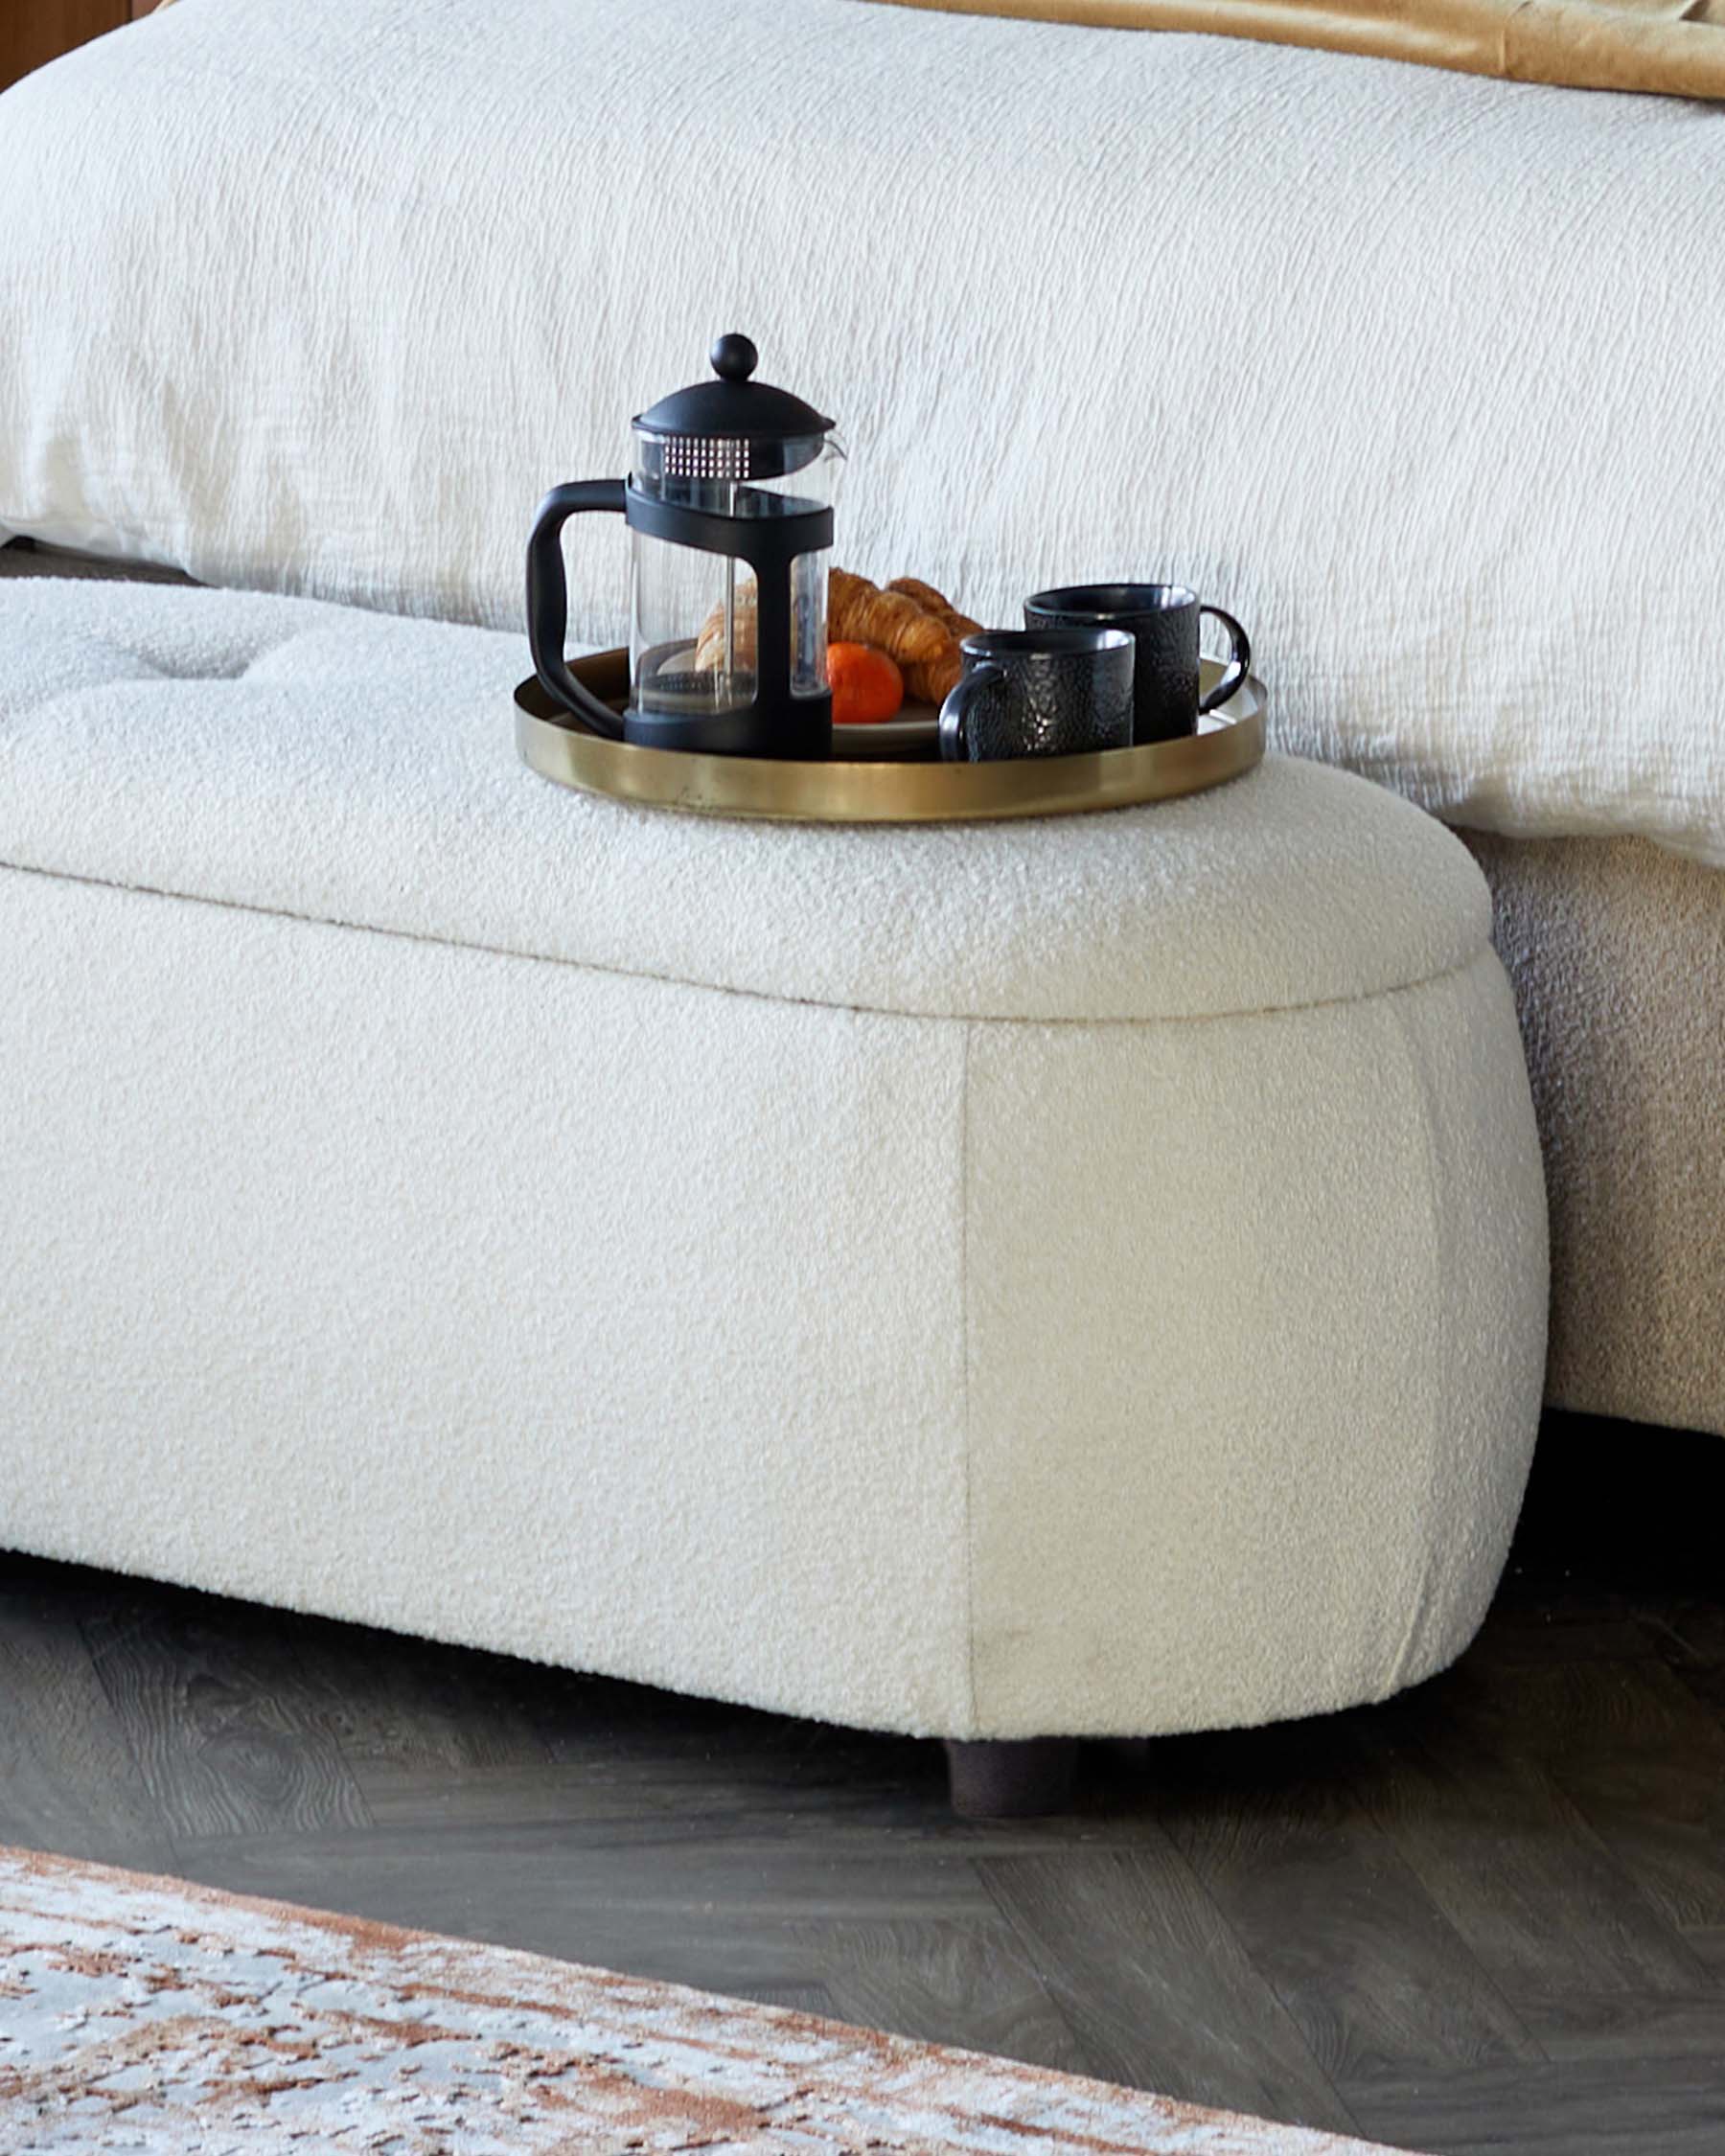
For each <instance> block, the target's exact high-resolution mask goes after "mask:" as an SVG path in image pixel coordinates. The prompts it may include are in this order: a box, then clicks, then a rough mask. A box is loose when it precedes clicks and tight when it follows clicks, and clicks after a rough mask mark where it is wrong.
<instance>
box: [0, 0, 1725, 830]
mask: <svg viewBox="0 0 1725 2156" xmlns="http://www.w3.org/2000/svg"><path fill="white" fill-rule="evenodd" d="M1721 126H1725V119H1721V117H1720V116H1719V115H1717V114H1715V113H1714V112H1712V111H1704V110H1698V109H1695V108H1692V107H1689V106H1686V105H1683V104H1680V103H1673V102H1670V101H1663V100H1652V99H1647V100H1642V99H1633V98H1620V97H1611V96H1604V95H1594V96H1585V97H1584V96H1580V95H1576V94H1575V93H1571V92H1567V91H1562V90H1546V89H1540V88H1535V87H1530V86H1527V85H1516V84H1507V83H1501V82H1496V81H1488V80H1472V79H1467V78H1461V77H1450V76H1444V75H1440V74H1438V73H1435V72H1432V71H1428V70H1423V69H1416V68H1410V67H1405V66H1398V65H1396V64H1394V63H1390V62H1373V61H1367V60H1356V59H1349V58H1344V57H1336V56H1331V55H1325V54H1314V53H1302V52H1296V51H1289V50H1284V49H1278V48H1275V47H1270V46H1259V45H1252V44H1245V43H1237V42H1231V41H1225V40H1212V39H1205V38H1192V37H1177V36H1159V35H1149V34H1114V33H1108V32H1100V31H1086V30H1075V29H1069V28H1060V27H1055V26H1049V25H1039V24H1029V23H1019V22H1005V21H999V20H988V19H978V18H972V17H960V16H950V15H942V14H928V13H922V12H911V11H902V10H897V9H891V8H876V7H867V6H860V5H857V4H856V0H797V4H796V5H795V6H794V7H793V8H789V9H788V8H787V7H786V6H785V5H784V4H783V0H631V5H629V6H627V7H625V6H621V5H617V4H615V0H495V4H491V5H488V6H487V7H485V8H484V9H474V8H473V7H472V5H471V0H411V4H410V0H183V4H182V5H181V6H179V7H176V8H174V9H172V10H170V11H168V12H167V13H166V14H164V15H162V16H160V17H157V18H154V19H151V20H149V21H146V22H144V23H142V24H139V25H136V26H134V27H133V28H132V29H130V30H128V31H126V32H123V33H120V34H118V35H116V36H114V37H112V38H107V39H103V40H101V41H99V42H98V43H97V44H96V45H94V46H90V47H87V48H85V49H84V50H83V51H81V52H79V53H77V54H74V55H72V56H71V57H68V58H67V59H65V60H63V61H61V62H58V63H57V64H56V65H55V66H54V67H52V68H50V69H47V70H45V71H44V72H43V73H42V74H40V75H39V76H37V77H34V78H33V79H31V80H27V81H25V82H24V83H22V84H20V85H19V86H17V87H16V88H15V89H13V90H12V91H11V92H9V93H8V94H7V96H6V97H5V98H4V99H0V199H3V200H4V201H5V202H6V205H7V211H6V215H5V217H4V218H0V319H3V321H4V325H5V334H6V337H7V346H8V348H7V353H6V359H7V364H6V366H5V367H4V368H3V369H0V527H5V528H8V529H11V530H12V531H17V532H26V533H31V534H34V535H37V536H40V537H43V538H47V539H55V540H58V541H61V542H63V543H66V544H70V545H75V546H82V547H88V548H93V549H97V550H100V551H107V552H112V553H117V554H121V555H127V556H131V557H133V558H139V559H149V560H154V561H159V562H173V563H175V564H177V565H179V566H181V567H184V568H185V569H187V570H189V571H190V572H192V573H193V574H195V575H196V576H198V577H200V578H202V579H204V580H206V581H211V582H225V583H237V584H252V585H266V586H270V587H274V588H280V589H285V590H293V591H305V592H311V593H315V594H320V595H323V596H328V597H335V598H341V599H348V600H355V601H358V602H359V603H361V604H365V605H369V606H375V607H381V608H394V609H401V610H406V611H416V612H426V613H438V614H447V615H453V616H456V617H461V618H469V619H476V620H483V621H487V622H491V623H512V622H514V621H515V620H516V619H517V615H518V608H519V598H518V585H519V581H520V553H521V542H522V538H523V535H524V532H525V529H526V525H527V521H528V518H529V516H530V515H531V512H532V508H533V505H534V502H535V500H536V499H537V497H538V495H539V493H540V492H541V491H542V489H543V488H544V486H545V485H546V484H548V483H549V482H551V481H552V480H555V479H559V478H565V477H571V476H578V475H584V474H606V473H610V472H614V471H616V470H620V469H621V468H622V464H623V460H624V457H625V453H626V428H625V423H626V421H627V419H628V416H629V414H630V413H631V412H632V411H635V410H638V409H640V408H641V406H642V405H643V404H644V403H645V402H647V401H650V400H651V399H652V398H653V397H655V395H657V394H658V393H659V392H661V391H663V390H665V389H668V388H671V387H674V386H676V385H678V383H680V382H681V381H684V380H686V379H689V378H692V377H693V376H694V375H695V374H696V373H697V372H698V371H699V369H700V367H701V359H702V354H703V352H704V348H705V344H706V342H707V339H708V337H709V336H710V334H711V333H713V332H714V331H715V330H718V329H721V328H728V327H740V328H744V329H747V331H748V332H749V333H751V334H753V335H754V336H755V337H756V339H757V340H758V342H759V343H760V345H761V347H762V351H763V355H764V362H763V374H764V375H765V376H767V377H769V378H776V379H781V380H785V381H787V382H788V383H790V384H791V385H792V386H794V387H796V388H797V389H799V390H801V391H803V392H805V393H806V394H808V395H809V396H810V397H811V398H813V399H814V400H815V401H816V402H818V403H820V404H822V405H823V406H824V407H825V408H827V409H829V410H832V411H835V412H837V413H838V414H839V415H840V417H841V420H842V422H843V424H844V431H845V433H846V436H847V438H848V441H849V443H850V446H851V447H852V450H853V453H854V458H855V464H854V470H853V474H852V480H851V484H850V488H849V492H848V495H847V497H846V498H845V499H844V500H843V501H842V502H841V504H840V526H839V530H840V543H839V558H840V559H841V560H844V561H846V562H850V563H852V564H854V565H855V566H858V567H860V568H864V569H868V570H871V571H874V572H877V573H885V574H892V573H898V572H901V571H906V570H910V571H915V572H918V573H921V574H925V575H928V576H931V577H933V578H934V579H935V580H936V581H939V582H941V583H943V584H945V585H948V586H950V587H951V588H953V589H954V591H955V592H956V593H957V594H958V596H959V597H960V598H961V599H962V600H963V601H964V602H965V603H966V604H967V605H968V606H969V607H970V608H972V610H974V611H976V612H978V613H980V614H982V615H984V616H986V617H990V618H994V619H1005V618H1010V617H1012V616H1013V614H1014V613H1015V610H1016V605H1017V601H1018V600H1019V598H1020V597H1021V596H1022V594H1023V592H1025V591H1027V590H1029V589H1031V588H1033V587H1034V586H1036V585H1040V584H1046V583H1048V582H1050V581H1055V580H1060V581H1065V580H1068V579H1070V578H1077V577H1081V576H1086V575H1092V574H1098V575H1100V574H1108V575H1119V574H1126V573H1138V574H1145V575H1149V574H1156V573H1163V574H1173V575H1179V576H1182V577H1184V578H1185V579H1187V580H1188V581H1190V582H1193V583H1195V584H1196V585H1199V586H1200V588H1201V589H1203V590H1204V591H1205V593H1206V594H1207V596H1210V597H1213V598H1215V599H1217V600H1220V601H1222V602H1223V603H1225V604H1227V605H1230V606H1231V607H1232V608H1235V610H1237V611H1238V612H1240V613H1241V614H1242V615H1243V616H1244V617H1245V618H1246V620H1247V621H1248V623H1249V625H1250V627H1251V628H1252V630H1253V633H1254V637H1255V639H1256V643H1257V646H1258V650H1259V653H1260V654H1261V667H1262V671H1264V672H1265V673H1266V675H1267V676H1268V677H1270V678H1271V680H1272V682H1273V685H1274V689H1275V693H1276V716H1277V725H1278V729H1279V735H1280V740H1281V743H1282V745H1285V746H1289V747H1294V748H1299V749H1301V750H1304V751H1306V752H1308V753H1315V754H1318V755H1322V756H1325V757H1329V758H1332V759H1336V760H1340V761H1343V762H1345V763H1348V764H1350V765H1352V766H1353V767H1355V768H1358V769H1361V770H1364V771H1366V772H1368V773H1369V774H1370V775H1372V776H1374V777H1377V778H1380V779H1383V780H1386V781H1387V782H1389V783H1390V784H1391V785H1393V786H1396V787H1399V788H1400V789H1402V790H1403V791H1407V792H1409V793H1411V794H1413V795H1414V796H1415V798H1416V799H1418V800H1420V801H1422V802H1423V803H1425V804H1426V805H1427V806H1429V807H1431V808H1434V809H1436V810H1438V812H1439V813H1441V814H1446V815H1450V816H1452V817H1455V818H1456V819H1458V820H1462V821H1465V822H1467V823H1470V824H1473V825H1476V826H1481V827H1484V828H1490V829H1498V830H1505V831H1512V832H1521V833H1550V832H1581V831H1599V830H1621V831H1639V832H1645V833H1646V834H1648V835H1649V836H1651V837H1656V838H1659V839H1661V840H1663V841H1664V842H1666V843H1668V844H1670V845H1673V846H1676V847H1679V848H1681V849H1683V850H1685V851H1687V852H1689V853H1691V854H1693V855H1696V856H1698V857H1699V858H1701V859H1703V860H1713V861H1715V862H1725V725H1722V724H1721V715H1720V690H1719V686H1718V683H1719V678H1720V674H1721V668H1722V662H1725V613H1722V612H1721V610H1720V608H1719V604H1718V593H1719V590H1720V585H1721V574H1720V572H1721V568H1722V566H1725V548H1722V546H1721V542H1720V539H1719V536H1718V504H1719V501H1720V499H1721V498H1722V482H1725V418H1722V416H1721V415H1722V408H1721V405H1720V403H1719V400H1718V396H1717V390H1716V382H1715V374H1716V369H1715V367H1714V355H1715V354H1716V352H1717V350H1718V344H1719V340H1718V334H1717V332H1718V324H1719V312H1720V304H1721V303H1720V299H1719V293H1720V289H1721V280H1720V274H1719V272H1720V258H1721V256H1722V255H1725V227H1722V226H1721V225H1720V222H1719V219H1718V218H1717V215H1716V209H1715V205H1716V202H1717V198H1718V187H1717V178H1718V172H1719V169H1720V164H1721V158H1722V155H1725V149H1722V146H1725V135H1722V134H1721V133H1720V131H1719V130H1720V128H1721ZM622 562H623V538H622V534H621V532H620V531H619V530H617V529H616V527H615V525H614V523H613V522H612V521H611V520H609V519H599V518H593V519H586V520H584V521H583V524H582V525H581V526H579V527H577V529H576V530H575V532H574V535H573V541H572V563H573V570H574V582H575V590H576V598H575V604H574V608H573V613H572V627H573V629H574V631H575V633H577V634H579V635H584V636H586V637H588V638H595V639H606V638H610V637H613V636H616V635H618V634H619V633H620V631H621V614H622V589H623V586H622Z"/></svg>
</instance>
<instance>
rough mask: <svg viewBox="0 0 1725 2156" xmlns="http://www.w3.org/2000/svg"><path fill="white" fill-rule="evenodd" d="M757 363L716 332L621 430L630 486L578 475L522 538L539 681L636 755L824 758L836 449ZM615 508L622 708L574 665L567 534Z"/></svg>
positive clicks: (543, 506) (750, 352) (824, 428)
mask: <svg viewBox="0 0 1725 2156" xmlns="http://www.w3.org/2000/svg"><path fill="white" fill-rule="evenodd" d="M711 359H712V365H713V374H714V379H713V380H711V381H701V382H696V383H695V384H694V385H693V386H692V387H690V388H688V389H680V390H678V392H677V394H676V395H675V396H673V397H666V398H662V399H661V400H660V401H659V402H658V403H656V404H655V405H654V406H653V407H652V408H651V409H650V410H648V411H645V412H643V413H641V414H640V416H639V417H638V418H637V419H635V420H634V421H633V422H632V425H633V429H634V469H633V470H632V472H631V473H630V475H629V477H628V478H627V479H626V480H625V479H580V480H575V481H573V482H571V483H570V484H568V485H566V486H562V487H554V488H553V489H552V490H551V492H550V493H548V494H547V495H546V496H545V498H544V500H543V501H542V502H541V503H540V509H539V515H538V516H537V517H536V518H535V520H534V526H533V537H532V538H531V539H529V541H528V543H527V634H528V639H529V641H530V643H531V644H532V647H533V663H534V666H535V667H536V668H537V669H538V672H539V677H540V680H541V681H542V682H543V683H544V685H545V687H546V689H547V690H548V691H549V692H550V694H551V695H552V696H554V697H555V698H556V699H557V700H558V701H559V702H560V703H562V704H563V705H564V706H565V707H566V708H567V709H568V710H570V711H572V712H573V713H574V714H575V716H576V717H577V718H578V719H580V720H582V721H583V722H584V723H586V725H588V726H590V727H592V729H593V730H594V732H596V733H602V734H607V735H609V736H610V737H611V738H612V739H614V740H624V741H630V742H633V743H636V744H638V745H641V746H643V747H652V748H680V749H693V750H698V751H702V752H705V753H708V754H718V755H733V756H796V757H820V756H826V755H829V754H830V753H831V751H832V745H833V699H832V692H831V691H830V689H829V688H828V686H827V659H826V615H827V567H828V560H829V556H830V553H831V549H832V544H833V496H834V493H836V491H837V487H838V480H839V474H840V473H841V472H842V470H843V469H844V451H843V448H842V447H840V445H839V441H838V439H837V438H836V437H835V435H834V433H833V423H832V421H831V420H827V419H822V418H821V416H820V415H819V413H818V412H816V410H815V409H814V408H813V406H811V405H808V404H805V403H804V402H803V401H802V399H801V398H800V397H793V396H792V395H791V393H790V391H789V390H784V389H773V388H771V387H770V386H769V385H768V384H767V383H765V382H757V381H751V380H750V379H749V377H750V376H751V375H752V374H753V373H754V369H755V360H756V353H755V348H754V346H753V345H752V344H751V343H750V342H749V341H748V339H747V337H745V336H738V335H735V334H732V335H729V336H723V337H721V338H720V339H719V341H718V342H717V343H716V344H715V345H714V347H713V349H712V354H711ZM596 509H605V510H621V511H622V513H623V515H624V516H625V518H626V519H627V520H628V523H629V528H630V532H631V535H632V550H631V559H630V576H629V678H630V700H629V708H628V710H627V711H626V712H625V714H624V716H623V717H622V718H621V719H619V718H618V717H617V716H616V714H615V713H614V712H612V711H611V710H610V709H609V707H608V706H607V705H605V704H604V703H602V702H600V700H598V699H597V698H596V697H594V696H593V695H591V694H590V692H589V691H588V690H586V688H584V687H583V685H582V684H581V683H580V682H579V681H577V680H576V679H575V677H574V676H573V675H572V674H571V673H570V671H569V668H568V663H567V661H566V659H565V657H564V654H563V635H564V631H565V630H566V627H567V622H568V599H567V591H566V588H565V584H564V576H563V540H562V534H563V525H564V523H565V521H566V520H567V519H568V518H569V517H571V516H576V515H578V514H579V513H581V512H583V511H586V510H596Z"/></svg>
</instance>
